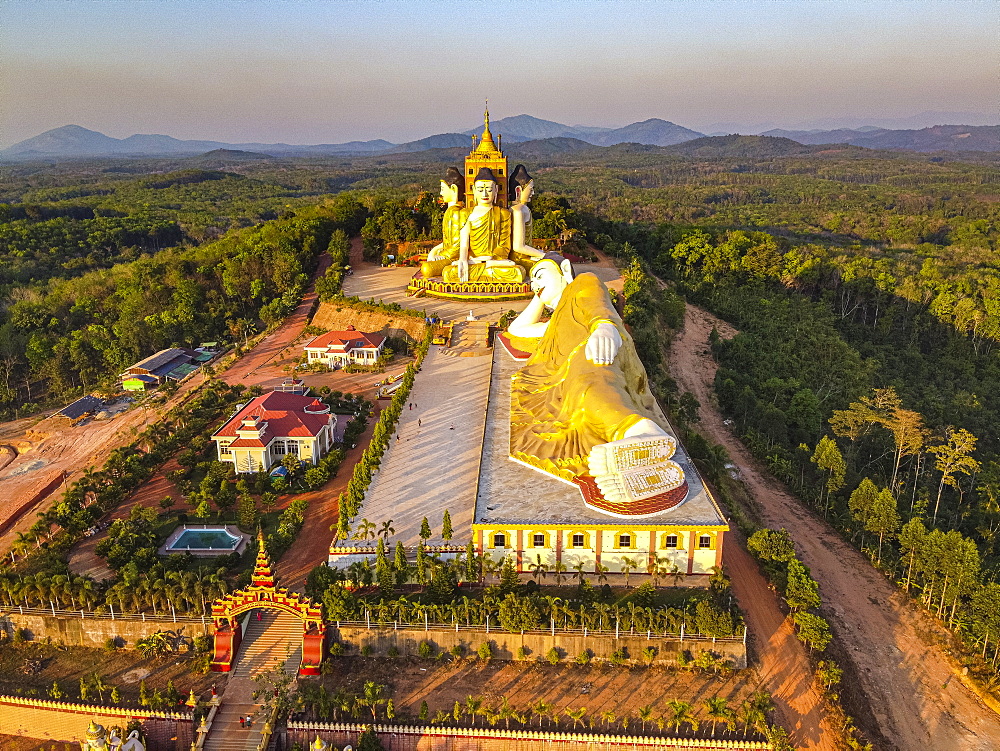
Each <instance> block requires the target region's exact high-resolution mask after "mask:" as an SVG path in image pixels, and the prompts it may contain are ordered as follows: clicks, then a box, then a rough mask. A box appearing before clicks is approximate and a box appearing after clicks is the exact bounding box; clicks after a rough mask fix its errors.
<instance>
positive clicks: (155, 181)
mask: <svg viewBox="0 0 1000 751" xmlns="http://www.w3.org/2000/svg"><path fill="white" fill-rule="evenodd" d="M516 149H517V147H516V146H515V147H513V148H512V149H511V150H510V151H511V152H512V153H511V154H510V156H511V158H512V160H514V161H525V162H526V163H529V164H531V165H534V166H533V167H531V172H532V174H533V175H534V177H535V179H536V184H537V186H538V188H539V189H540V190H541V193H540V194H539V195H538V197H537V198H536V199H535V202H534V204H533V210H534V212H535V216H536V220H537V222H538V224H537V225H536V234H537V235H539V236H544V235H546V234H549V235H552V234H555V233H557V232H558V231H560V230H562V229H566V228H571V229H577V230H580V231H582V232H585V233H586V235H587V237H588V238H589V239H590V240H591V241H592V242H593V243H595V244H596V245H598V246H599V247H602V248H604V249H605V250H606V251H608V252H609V253H610V254H612V255H617V256H618V257H619V258H620V259H621V261H622V262H623V263H624V264H628V263H632V262H633V261H637V262H639V263H641V264H643V265H645V267H646V268H647V269H649V270H650V271H651V272H653V273H655V274H656V275H657V276H659V277H660V278H661V279H663V280H664V281H666V282H667V283H668V284H669V285H671V286H672V288H673V290H674V292H675V293H676V295H679V296H680V297H682V298H685V299H687V300H689V301H691V302H694V303H697V304H701V305H704V306H706V307H708V308H709V309H710V310H712V311H713V312H715V313H717V314H718V315H720V316H721V317H723V318H724V319H726V320H727V321H730V322H731V323H732V324H734V325H735V326H736V327H737V328H738V329H739V330H740V332H741V333H740V334H739V335H738V336H736V337H735V338H734V339H732V340H731V341H723V340H721V339H720V340H717V341H715V342H714V345H713V346H714V351H715V355H716V357H717V358H718V360H719V363H720V365H721V369H720V371H719V376H718V382H717V389H718V393H719V398H720V401H721V403H722V405H723V408H724V409H725V410H726V411H727V412H728V413H729V415H730V416H731V417H732V418H733V419H734V420H735V422H736V424H737V426H738V428H739V430H740V431H741V433H742V435H743V436H744V438H745V440H746V442H747V443H748V445H749V446H750V447H751V448H752V449H753V451H754V452H755V453H756V454H757V455H758V456H759V457H760V458H761V459H763V460H764V461H765V462H767V464H768V465H769V466H770V468H771V469H772V470H773V471H774V472H775V473H776V474H777V475H778V476H779V477H781V478H782V479H783V480H784V481H785V482H786V483H788V484H789V486H790V487H791V488H792V489H793V490H795V491H796V492H798V493H799V494H800V495H801V496H802V497H804V498H805V499H806V500H807V501H809V502H810V503H812V504H813V505H814V507H815V508H816V510H817V512H818V513H821V514H824V515H826V516H827V517H828V518H829V519H830V520H831V521H832V522H833V523H834V524H836V525H837V526H838V527H839V528H840V529H842V530H843V531H844V533H845V535H847V536H848V537H849V538H850V539H852V540H853V541H854V542H855V543H856V544H858V545H861V546H863V547H864V548H865V549H867V550H869V551H870V554H871V556H872V558H873V560H874V561H876V562H877V563H878V564H879V565H880V566H882V567H883V568H886V569H887V570H889V571H891V572H892V574H893V575H894V576H895V577H896V579H897V580H898V581H899V582H900V583H901V585H902V586H905V587H908V588H910V589H911V590H912V589H915V590H916V591H917V592H919V593H920V595H921V596H922V597H923V599H924V602H925V603H926V604H928V605H929V606H931V607H933V609H934V610H935V611H936V612H938V613H939V614H940V615H941V617H942V618H944V619H945V620H947V621H948V622H949V623H950V624H951V625H953V626H954V627H955V628H956V629H958V630H960V631H961V632H963V633H964V634H965V635H966V636H967V637H968V639H969V642H970V643H975V644H976V645H977V647H976V648H977V649H979V648H980V647H981V648H982V649H983V650H984V651H986V652H988V653H992V652H993V651H994V648H995V646H996V645H997V644H998V643H1000V585H997V584H994V583H992V582H993V580H994V579H995V576H996V572H997V566H998V563H1000V547H998V546H1000V536H998V533H1000V435H998V433H997V429H996V425H997V424H998V418H1000V360H998V356H1000V355H998V353H1000V349H998V346H997V345H998V340H1000V263H998V254H997V250H998V247H997V244H998V241H1000V167H998V162H997V160H996V158H995V156H982V155H980V156H978V157H976V158H975V159H972V158H968V159H966V158H965V157H961V156H959V157H956V156H954V155H950V156H936V155H914V154H904V153H887V152H871V151H867V150H864V149H858V148H854V147H851V148H845V149H838V150H821V149H811V150H809V151H807V152H806V153H803V151H802V149H797V150H795V151H794V153H792V152H789V151H788V150H787V149H786V148H785V147H783V146H782V144H780V143H776V142H775V143H772V142H771V141H769V140H768V139H763V140H761V139H756V140H755V139H744V138H737V139H734V138H731V139H719V141H718V146H717V148H715V149H714V150H711V149H710V150H708V151H706V150H705V149H702V151H701V152H700V153H697V154H690V155H685V154H683V153H676V152H675V153H666V152H665V150H662V149H657V148H656V147H638V146H634V145H633V146H628V145H625V146H618V147H611V148H608V149H591V150H585V151H580V152H571V153H570V152H566V153H563V152H558V151H554V152H552V153H541V152H538V151H536V152H534V153H531V154H523V155H519V154H518V153H517V151H516ZM461 156H462V154H461V153H460V150H440V151H435V152H430V153H424V154H420V155H409V156H407V155H396V156H393V157H385V158H379V159H377V158H371V157H370V158H366V159H360V158H358V159H340V160H336V161H334V160H326V161H322V160H291V161H279V160H259V161H252V162H251V161H248V162H242V163H239V164H228V165H226V164H221V165H220V164H207V163H197V162H196V161H191V160H173V161H146V162H130V161H124V160H120V161H116V162H81V163H75V164H69V165H66V164H64V165H19V166H17V167H2V168H0V200H3V201H6V203H3V204H0V219H2V222H0V257H2V258H3V259H4V262H3V263H2V264H0V269H2V272H0V294H2V299H3V303H2V308H0V409H2V410H3V415H4V416H7V417H12V416H14V415H15V414H16V413H18V412H21V413H23V412H24V411H25V409H28V410H30V408H31V403H33V402H38V401H40V400H44V399H50V398H65V397H68V396H70V395H72V394H75V393H79V392H81V391H82V390H84V389H87V390H92V389H94V388H96V387H98V386H100V385H102V384H105V383H107V382H108V381H109V380H112V379H113V377H114V375H115V374H116V373H117V372H119V371H120V369H121V368H122V367H123V366H125V365H128V364H129V363H130V362H131V361H133V360H134V359H136V358H137V357H139V356H142V355H145V354H149V353H150V352H153V351H156V350H157V349H159V348H161V347H164V346H169V345H171V344H195V343H197V342H198V341H200V340H204V339H217V338H224V339H225V338H228V339H231V340H235V339H237V338H238V337H239V336H240V335H241V332H244V331H246V330H247V329H248V328H254V329H259V328H263V327H266V326H268V325H270V324H272V323H275V322H276V321H278V320H280V318H281V317H282V316H284V315H285V314H286V313H287V312H288V311H289V310H290V309H291V306H293V305H294V303H295V301H296V300H297V299H298V296H299V293H300V292H301V290H302V289H303V288H304V285H305V284H306V281H307V279H308V276H309V274H310V272H311V271H312V270H313V269H314V267H315V263H316V259H317V257H318V255H319V254H320V253H321V252H322V251H323V250H324V249H326V248H327V247H328V246H329V247H330V249H331V251H333V253H332V255H334V256H335V259H336V260H337V264H336V267H335V268H334V269H333V272H332V273H334V274H341V273H342V267H343V265H345V261H346V252H345V250H346V248H345V235H355V234H358V233H360V234H361V235H362V238H363V239H364V241H365V246H366V250H369V251H370V252H371V253H372V254H373V255H374V254H375V253H377V252H378V251H379V250H380V249H381V248H384V246H385V244H386V243H390V242H399V241H402V240H418V239H434V236H435V234H436V232H437V217H438V216H439V215H440V207H438V206H437V205H436V203H435V201H434V194H435V188H436V181H437V179H438V177H439V175H440V174H441V173H443V171H444V167H445V166H446V165H447V164H451V163H457V162H458V161H459V159H460V158H461ZM195 165H197V166H195ZM345 191H346V192H345ZM336 230H340V232H336ZM332 286H334V287H336V286H338V285H337V284H336V283H335V282H334V283H332ZM654 299H655V295H650V294H646V295H638V296H635V297H634V298H633V299H632V300H631V301H630V309H629V310H628V311H627V313H628V316H627V317H628V319H629V321H630V325H632V326H633V329H634V330H638V331H641V330H642V325H643V321H644V317H647V316H649V315H661V316H666V317H668V318H670V317H672V318H677V316H678V310H679V308H677V305H676V304H675V301H676V300H678V299H679V298H675V297H674V296H673V295H671V296H669V297H664V298H662V299H661V300H660V301H659V305H660V307H661V308H662V309H657V310H652V307H655V306H654V305H653V302H652V300H654ZM643 300H646V303H648V304H644V303H643ZM651 306H652V307H651ZM639 344H640V348H641V347H642V342H639ZM652 380H653V381H654V383H656V384H658V385H659V387H660V391H661V394H662V395H663V396H664V397H665V398H667V399H668V400H670V401H671V402H672V407H673V409H674V413H675V416H676V417H677V418H678V419H680V420H682V421H684V420H689V421H691V422H692V423H693V421H694V420H695V411H694V410H692V409H691V404H690V397H689V396H688V397H685V395H683V394H676V393H673V394H671V393H670V383H669V379H667V378H666V374H665V372H664V371H663V369H660V372H657V373H654V374H653V379H652ZM25 405H28V406H27V408H26V406H25ZM692 453H693V454H695V455H696V456H699V455H700V460H701V461H702V462H712V461H716V462H717V461H718V460H719V457H718V456H715V457H713V456H712V455H711V448H710V447H707V446H706V447H696V450H692Z"/></svg>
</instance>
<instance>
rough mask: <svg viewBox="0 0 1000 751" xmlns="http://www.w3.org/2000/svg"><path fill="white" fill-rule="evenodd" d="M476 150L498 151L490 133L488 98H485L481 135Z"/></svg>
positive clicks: (482, 151)
mask: <svg viewBox="0 0 1000 751" xmlns="http://www.w3.org/2000/svg"><path fill="white" fill-rule="evenodd" d="M476 151H478V152H480V153H491V152H494V151H499V149H498V148H497V146H496V144H495V143H494V142H493V134H492V133H490V100H489V99H487V100H486V111H485V112H484V113H483V137H482V138H480V139H479V146H477V147H476Z"/></svg>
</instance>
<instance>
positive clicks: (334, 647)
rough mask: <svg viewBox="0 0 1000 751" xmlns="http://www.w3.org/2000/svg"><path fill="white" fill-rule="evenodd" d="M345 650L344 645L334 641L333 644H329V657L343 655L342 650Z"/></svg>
mask: <svg viewBox="0 0 1000 751" xmlns="http://www.w3.org/2000/svg"><path fill="white" fill-rule="evenodd" d="M346 651H347V650H346V649H345V648H344V645H343V644H342V643H341V642H339V641H335V642H334V643H333V644H331V645H330V656H331V657H343V656H344V652H346Z"/></svg>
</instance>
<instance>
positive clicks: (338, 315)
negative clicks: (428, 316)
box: [310, 302, 424, 342]
mask: <svg viewBox="0 0 1000 751" xmlns="http://www.w3.org/2000/svg"><path fill="white" fill-rule="evenodd" d="M310 325H312V326H318V327H319V328H322V329H326V330H327V331H344V330H345V329H347V327H348V326H353V327H354V328H356V329H357V330H358V331H364V332H365V333H366V334H372V333H375V334H382V335H383V336H388V337H392V338H395V339H402V338H406V339H407V340H409V341H411V342H415V341H419V340H420V337H421V336H422V335H423V328H424V322H423V320H422V319H420V318H414V317H413V316H390V315H387V314H386V313H379V312H377V311H372V310H361V309H357V308H352V307H350V306H349V305H345V304H344V303H342V302H340V303H337V302H323V303H320V304H319V307H318V308H317V309H316V313H315V314H314V315H313V318H312V321H310Z"/></svg>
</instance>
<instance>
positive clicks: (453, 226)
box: [420, 167, 469, 279]
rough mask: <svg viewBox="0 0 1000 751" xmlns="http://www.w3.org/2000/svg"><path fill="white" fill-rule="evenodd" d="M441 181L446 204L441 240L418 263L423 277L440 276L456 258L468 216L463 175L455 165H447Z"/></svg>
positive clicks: (442, 196)
mask: <svg viewBox="0 0 1000 751" xmlns="http://www.w3.org/2000/svg"><path fill="white" fill-rule="evenodd" d="M444 178H445V179H444V180H442V181H441V199H442V200H443V201H444V202H445V203H446V204H448V208H447V209H445V212H444V219H443V220H442V223H441V242H440V243H439V244H438V245H435V246H434V247H433V248H431V250H430V252H429V253H428V254H427V260H426V261H424V262H423V263H422V264H420V274H421V275H422V276H423V277H424V279H430V278H431V277H434V276H440V275H441V271H442V270H443V269H444V267H445V266H447V265H448V264H449V263H452V262H453V261H455V260H456V259H457V258H458V251H459V247H460V245H461V234H462V227H464V226H465V221H466V219H468V217H469V212H468V211H467V210H466V208H465V202H464V201H462V197H463V196H464V195H465V177H463V175H462V173H461V172H460V171H459V170H458V168H456V167H449V168H448V171H447V172H446V173H445V176H444Z"/></svg>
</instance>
